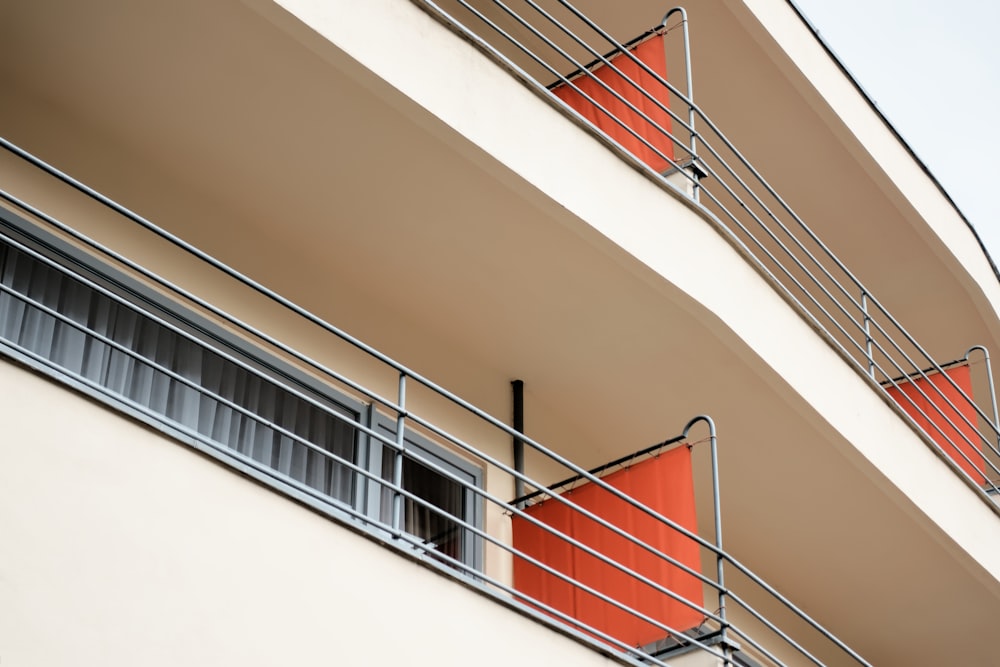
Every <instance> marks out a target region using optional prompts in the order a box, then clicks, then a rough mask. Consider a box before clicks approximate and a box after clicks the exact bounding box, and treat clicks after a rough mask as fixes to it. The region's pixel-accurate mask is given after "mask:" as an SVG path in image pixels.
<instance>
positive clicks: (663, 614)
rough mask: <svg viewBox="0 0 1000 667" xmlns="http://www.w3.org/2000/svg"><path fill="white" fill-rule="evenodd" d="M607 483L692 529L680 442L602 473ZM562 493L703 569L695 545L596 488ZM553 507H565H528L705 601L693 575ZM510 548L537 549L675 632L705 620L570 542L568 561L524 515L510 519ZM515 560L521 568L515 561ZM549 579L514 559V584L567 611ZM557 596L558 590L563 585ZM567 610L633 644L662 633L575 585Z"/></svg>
mask: <svg viewBox="0 0 1000 667" xmlns="http://www.w3.org/2000/svg"><path fill="white" fill-rule="evenodd" d="M604 481H605V482H607V483H608V484H609V485H611V486H613V487H615V488H616V489H618V490H620V491H622V492H623V493H626V494H628V495H630V496H632V497H633V498H634V499H635V500H637V501H638V502H640V503H643V504H644V505H646V506H647V507H649V508H650V509H652V510H654V511H656V512H658V513H660V514H662V515H664V516H666V517H668V518H670V519H672V520H674V521H676V522H677V523H678V524H680V525H682V526H684V527H685V528H687V529H688V530H691V531H692V532H694V531H695V530H696V525H697V524H696V515H695V505H694V482H693V478H692V470H691V453H690V450H689V449H688V448H687V447H679V448H677V449H674V450H671V451H669V452H667V453H665V454H662V455H660V456H658V457H655V458H651V459H647V460H644V461H641V462H639V463H637V464H635V465H632V466H630V467H629V468H628V469H626V470H621V471H619V472H616V473H614V474H612V475H609V476H607V477H605V478H604ZM566 498H568V499H569V500H572V501H573V502H574V503H576V504H577V505H579V506H580V507H582V508H584V509H587V510H589V511H590V512H593V513H594V514H596V515H597V516H600V517H601V518H603V519H605V520H606V521H609V522H611V523H613V524H614V525H616V526H618V527H619V528H621V529H622V530H624V531H626V532H628V533H629V534H631V535H634V536H635V537H637V538H638V539H640V540H642V541H644V542H645V543H647V544H649V545H650V546H652V547H653V548H655V549H657V550H659V551H661V552H663V553H666V554H669V555H671V556H673V557H674V558H676V559H677V560H678V561H680V562H682V563H684V564H686V565H687V566H689V567H691V568H692V569H694V570H696V571H700V560H699V552H698V545H697V544H696V543H695V542H694V541H692V540H690V539H689V538H687V537H684V536H682V535H681V534H680V533H678V532H677V531H675V530H673V529H671V528H669V527H667V526H665V525H664V524H662V523H660V522H659V521H658V520H656V519H654V518H652V517H650V516H649V515H647V514H645V513H644V512H641V511H639V510H637V509H636V508H634V507H632V506H631V505H629V504H628V503H626V502H625V501H623V500H621V499H619V498H617V497H615V496H613V495H612V494H611V493H610V492H608V491H605V490H604V489H602V488H600V487H599V486H597V485H593V484H584V485H583V486H581V487H578V488H576V489H574V490H572V491H570V492H567V494H566ZM553 506H562V503H559V502H558V501H551V500H550V501H547V502H544V503H541V504H539V505H535V506H533V507H531V508H529V509H528V512H529V513H530V514H531V515H532V516H534V517H535V518H538V519H539V520H542V521H544V522H545V523H547V524H548V525H551V526H552V527H554V528H557V529H559V530H561V531H563V532H564V533H567V534H568V535H571V536H572V537H574V538H575V539H577V540H578V541H580V542H581V543H583V544H585V545H587V546H588V547H591V548H592V549H594V550H596V551H598V552H599V553H602V554H604V555H605V556H607V557H608V558H610V559H611V560H614V561H616V562H618V563H621V564H622V565H625V566H626V567H628V568H630V569H632V570H634V571H636V572H638V573H640V574H642V575H643V576H645V577H647V578H649V579H650V580H652V581H655V582H657V583H658V584H660V585H662V586H664V587H666V588H668V589H670V590H672V591H673V592H675V593H677V594H679V595H681V596H682V597H684V598H685V599H688V600H691V601H692V602H694V603H695V604H697V605H698V606H703V593H702V586H701V582H700V581H699V580H698V579H697V578H696V577H694V576H692V575H690V574H687V573H685V572H683V571H682V570H681V569H680V568H678V567H676V566H674V565H670V564H669V563H667V562H666V561H664V560H663V559H662V558H660V557H658V556H656V555H654V554H650V553H649V552H648V551H646V550H645V549H642V548H641V547H639V546H637V545H635V544H633V543H631V542H630V541H629V540H627V539H626V538H624V537H621V536H619V535H616V534H615V533H613V532H612V531H611V530H609V529H608V528H605V527H603V526H601V525H599V524H598V523H597V522H595V521H594V520H592V519H589V518H587V517H585V516H583V515H582V514H580V513H579V512H576V511H569V512H565V513H563V512H556V511H554V510H552V509H549V508H551V507H553ZM543 517H544V518H543ZM555 521H558V522H559V523H556V522H555ZM514 546H515V548H517V549H520V550H524V551H526V552H529V553H532V554H533V555H538V554H540V555H541V557H540V559H544V561H545V562H546V563H548V564H550V565H552V566H553V567H555V568H556V569H558V570H559V571H560V572H563V573H566V574H569V575H570V576H573V577H574V578H575V579H577V580H578V581H580V582H581V583H582V584H585V585H587V586H590V587H591V588H593V589H594V590H596V591H599V592H601V593H602V594H604V595H607V596H608V597H610V598H612V599H614V600H617V601H619V602H621V603H623V604H625V605H627V606H628V607H631V608H634V609H636V610H637V611H639V612H641V613H643V614H646V615H647V616H649V617H650V618H654V619H657V620H659V621H660V622H662V623H664V624H666V625H669V626H671V627H673V628H676V629H678V630H686V629H688V628H691V627H694V626H696V625H698V623H699V622H700V621H701V619H702V614H701V613H700V612H699V611H697V610H695V609H691V608H689V607H687V606H685V605H684V604H682V603H680V602H678V601H676V600H673V599H671V598H670V597H669V596H667V595H665V594H663V593H661V592H659V591H657V590H655V589H653V588H652V587H650V586H649V585H648V584H645V583H642V582H640V581H638V580H637V579H635V578H634V577H632V576H631V575H629V574H627V573H624V572H621V571H620V570H617V569H616V568H614V567H612V566H611V565H608V564H607V563H604V562H602V561H601V560H600V559H598V558H597V557H595V556H592V555H590V554H588V553H586V552H584V551H583V550H581V549H578V548H575V547H568V548H569V553H570V555H571V558H570V560H569V562H567V560H566V549H567V545H565V544H564V543H562V542H561V541H560V540H558V539H556V538H555V537H553V536H552V535H550V534H548V533H546V532H545V531H543V530H541V529H539V528H537V527H534V526H530V524H528V522H527V521H526V520H525V519H519V518H516V517H515V519H514ZM551 555H555V559H553V558H552V557H550V556H551ZM557 560H558V561H559V563H558V564H557V562H556V561H557ZM519 561H520V562H521V565H520V566H518V562H519ZM531 570H533V571H534V572H531ZM546 578H548V579H555V577H553V576H552V575H548V574H545V573H544V572H542V571H541V570H539V569H538V568H536V567H533V566H530V565H528V564H526V563H524V562H523V559H521V558H515V567H514V585H515V587H516V588H517V589H518V590H520V591H524V592H525V593H528V594H530V595H532V596H534V597H537V598H538V599H539V600H541V601H543V602H545V603H547V604H551V605H552V606H557V604H556V602H558V608H560V609H561V610H563V611H567V610H566V609H565V608H564V607H563V606H562V605H564V604H565V602H566V601H565V598H564V597H562V596H561V595H560V597H559V598H558V600H553V599H550V598H548V597H546V596H547V595H549V594H550V591H551V589H552V588H553V587H552V586H551V585H549V584H547V583H545V582H544V580H545V579H546ZM559 593H560V594H561V593H562V590H561V589H560V590H559ZM567 613H570V614H571V615H572V616H573V617H574V618H577V619H578V620H580V621H582V622H584V623H586V624H588V625H590V626H593V627H594V628H597V629H599V630H601V631H603V632H606V633H607V634H609V635H611V636H612V637H615V638H617V639H619V640H621V641H623V642H625V643H627V644H630V645H633V646H641V645H644V644H649V643H651V642H653V641H656V640H658V639H662V638H663V637H664V636H665V635H666V632H664V631H663V630H661V629H659V628H657V627H656V626H654V625H652V624H650V623H647V622H646V621H643V620H641V619H639V618H636V617H635V616H633V615H632V614H630V613H629V612H627V611H624V610H621V609H618V608H617V607H615V606H614V605H612V604H610V603H608V602H605V601H604V600H602V599H600V598H599V597H597V596H595V595H593V594H591V593H587V592H585V591H583V590H580V589H575V590H574V591H573V602H572V607H571V611H567Z"/></svg>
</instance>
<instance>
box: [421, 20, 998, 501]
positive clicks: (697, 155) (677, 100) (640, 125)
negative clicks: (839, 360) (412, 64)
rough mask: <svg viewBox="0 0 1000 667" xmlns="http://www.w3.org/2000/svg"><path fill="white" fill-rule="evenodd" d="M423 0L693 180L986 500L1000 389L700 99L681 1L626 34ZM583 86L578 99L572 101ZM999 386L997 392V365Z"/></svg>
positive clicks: (515, 67) (749, 248)
mask: <svg viewBox="0 0 1000 667" xmlns="http://www.w3.org/2000/svg"><path fill="white" fill-rule="evenodd" d="M413 2H415V3H416V4H417V5H419V6H420V7H422V8H424V9H425V10H426V11H427V12H429V13H430V14H432V15H433V16H435V17H436V18H437V19H438V20H440V21H442V22H443V23H445V24H446V25H448V26H449V27H451V28H452V29H454V30H457V31H459V32H461V33H462V34H463V35H464V36H466V37H467V38H468V39H469V40H470V41H471V42H472V43H473V44H475V45H476V46H477V47H478V48H480V49H481V50H482V51H483V52H484V53H486V54H487V55H488V56H490V57H492V58H494V59H496V60H498V61H500V62H502V63H503V65H504V66H505V68H506V69H507V70H508V71H511V72H513V73H514V75H515V76H516V77H517V78H519V79H520V80H521V81H523V82H524V83H525V84H527V85H529V86H531V87H533V88H535V89H536V90H539V91H550V90H551V91H555V92H556V94H553V95H551V96H550V99H551V101H552V103H553V104H556V105H561V106H562V107H563V109H564V111H566V112H567V113H569V114H570V115H572V116H574V117H576V119H577V120H578V121H580V122H582V123H584V124H586V125H587V126H588V127H589V128H590V130H591V131H592V132H594V133H595V134H596V135H597V136H599V137H600V138H601V139H602V140H603V141H604V142H605V143H607V144H608V145H610V146H612V147H613V148H614V149H616V150H617V151H618V152H619V154H621V155H622V156H624V157H625V158H626V159H629V160H631V161H632V162H633V163H634V164H637V165H640V166H641V167H642V168H644V169H646V170H647V171H648V172H650V173H651V174H655V176H656V177H658V178H661V179H662V180H663V181H664V183H669V184H671V185H672V186H673V187H677V186H678V185H680V187H681V189H682V190H683V191H685V192H686V194H688V196H690V197H692V198H693V199H695V200H697V201H699V202H700V204H701V205H702V206H703V207H704V210H705V211H706V212H707V213H709V214H710V215H711V216H713V217H714V218H715V219H717V220H718V221H719V222H720V223H721V225H722V227H723V228H724V229H725V230H727V231H728V232H729V234H730V235H731V237H732V239H734V240H735V241H736V243H737V244H738V245H739V246H741V247H742V248H744V249H745V250H746V252H748V253H749V254H750V255H752V256H753V257H754V258H755V259H756V261H757V263H758V266H759V267H761V268H762V269H763V270H764V272H765V273H766V274H767V275H768V276H769V277H770V278H771V279H772V280H773V282H774V283H775V284H776V285H777V286H778V288H779V289H780V290H781V291H782V292H783V293H784V294H785V295H787V297H789V298H790V299H791V300H792V301H793V302H794V303H795V304H797V305H798V307H799V308H800V310H801V312H802V313H803V314H804V315H805V316H806V317H807V318H809V319H810V320H811V321H812V322H814V323H815V324H816V325H817V326H818V327H819V328H820V329H821V330H822V331H824V332H825V333H826V334H827V335H828V336H829V338H830V339H831V340H832V341H833V342H834V344H835V345H836V346H837V347H838V348H839V349H840V350H842V351H843V353H844V354H845V355H847V357H848V358H849V359H851V360H852V362H853V363H854V364H855V365H856V366H857V367H858V368H860V369H861V370H863V371H864V373H866V374H867V375H868V376H869V377H870V378H871V379H872V382H873V384H874V385H876V386H877V387H878V388H879V390H880V391H883V390H895V391H891V392H890V394H891V395H892V396H893V398H894V399H895V400H896V401H897V402H898V403H900V405H901V406H902V407H903V408H904V410H905V411H906V412H907V413H908V414H909V415H911V416H912V417H913V418H914V421H915V423H917V425H918V426H920V427H921V428H922V429H923V430H924V431H925V432H926V433H927V434H928V436H929V437H930V439H931V441H932V442H933V443H934V445H935V446H936V447H938V449H939V450H940V451H942V452H943V453H944V454H945V455H946V456H947V457H948V458H949V459H950V460H951V461H952V462H953V468H954V469H955V470H956V472H958V474H960V475H962V476H964V477H965V478H966V479H967V480H968V481H970V482H971V483H972V484H974V485H975V486H976V488H977V489H979V491H980V492H981V493H982V494H983V496H984V497H987V496H988V495H990V494H994V493H997V492H1000V488H998V486H997V485H998V483H1000V448H998V444H997V443H998V437H1000V430H998V427H997V416H996V408H995V405H996V401H995V399H993V401H992V403H993V409H992V411H991V414H987V412H985V411H984V410H983V409H982V407H980V406H979V405H977V404H976V402H975V401H974V400H973V399H972V397H971V396H970V392H969V390H968V388H967V387H965V386H959V384H958V383H956V382H955V381H954V380H953V378H952V377H951V376H950V375H949V374H948V373H946V372H945V370H946V367H947V366H949V364H948V363H941V362H939V361H938V360H935V359H934V358H932V357H931V355H930V354H928V353H927V351H926V350H925V348H924V347H922V346H921V344H920V343H919V342H918V340H917V339H916V337H914V336H913V335H911V334H910V333H909V332H908V331H907V330H906V329H905V328H904V327H903V325H902V324H901V323H900V322H899V321H898V320H897V319H896V318H895V317H894V316H893V315H892V313H890V312H889V311H888V310H887V309H886V308H885V307H884V306H883V305H882V303H881V302H880V301H879V300H878V298H877V297H876V296H875V295H874V294H873V293H872V291H871V290H870V289H868V288H867V287H866V286H865V285H864V284H862V282H861V281H860V280H859V279H858V278H857V277H856V276H855V275H854V274H853V273H852V272H851V270H850V269H849V268H848V267H847V266H846V265H845V264H844V262H842V261H841V260H840V259H839V258H838V257H837V256H836V255H835V254H834V253H833V251H832V250H831V249H830V248H829V247H828V246H827V245H826V244H825V243H824V242H823V241H822V239H820V237H819V236H818V235H817V234H816V233H814V232H813V230H812V229H810V227H809V226H808V225H807V224H806V223H805V221H803V220H802V219H801V218H800V217H799V216H798V214H796V212H795V211H794V210H792V208H791V207H790V206H789V205H788V203H786V201H785V200H784V199H783V198H782V197H781V195H780V194H779V193H778V192H777V191H776V189H775V188H774V187H772V186H771V185H770V184H769V183H768V182H767V181H766V180H765V179H764V177H763V176H762V175H761V173H760V172H759V171H758V170H757V169H756V168H755V167H754V166H753V164H752V163H751V162H750V161H749V160H748V159H747V158H746V157H745V156H744V155H743V154H742V153H741V152H740V151H739V149H738V148H737V147H736V146H735V145H734V144H733V142H732V141H730V140H729V139H728V138H727V137H726V135H725V134H724V133H723V132H722V130H721V129H720V128H719V127H718V126H717V125H716V124H715V123H714V122H713V121H712V119H711V118H709V117H708V116H707V115H706V114H705V113H704V112H703V111H702V110H701V108H699V107H698V105H697V104H696V103H695V101H694V99H693V92H692V91H693V85H692V80H691V62H690V55H689V49H688V19H687V15H686V13H685V12H684V11H683V10H682V9H680V8H675V9H671V10H670V11H668V12H667V13H666V15H665V16H664V18H663V20H662V21H661V22H660V23H659V24H657V25H655V26H653V27H652V28H651V29H650V30H649V31H648V32H646V33H644V34H643V35H639V36H637V37H636V38H635V39H633V40H631V41H628V42H625V43H623V42H621V41H619V40H618V39H616V38H615V37H613V36H612V35H611V34H610V33H609V32H608V31H607V30H605V29H603V28H602V27H601V26H600V25H599V24H598V23H597V22H595V21H594V20H592V19H591V18H589V17H588V16H586V15H585V14H584V13H583V12H581V11H580V10H579V9H578V8H576V7H575V6H574V5H573V4H572V3H571V2H568V1H567V0H544V1H542V0H518V1H517V2H511V1H508V2H504V1H503V0H413ZM515 7H516V8H515ZM655 37H662V38H664V39H665V40H681V42H679V43H678V46H677V49H675V51H677V52H680V53H684V54H685V57H686V59H687V62H686V63H685V64H686V81H685V86H684V90H680V89H679V87H677V86H675V85H674V84H673V83H672V82H670V81H668V80H667V79H666V78H665V77H664V74H663V72H661V71H657V70H656V69H654V67H651V66H650V65H649V64H648V63H647V62H645V61H643V60H642V59H641V58H640V57H638V56H637V55H636V53H637V45H639V44H641V43H643V41H644V40H647V39H650V38H655ZM675 69H680V68H675ZM609 72H610V73H611V74H610V76H609ZM640 79H642V81H643V82H644V83H643V82H640ZM567 91H571V92H567ZM570 97H572V98H573V99H574V102H573V103H572V104H566V103H565V102H563V101H561V100H563V99H568V98H570ZM560 98H561V99H560ZM581 108H583V109H584V113H581V111H580V110H581ZM678 109H680V110H681V111H678ZM602 128H603V129H602ZM615 137H617V139H616V138H615ZM972 350H981V351H982V352H983V353H984V354H985V353H986V350H985V348H983V347H982V346H974V347H973V348H972ZM972 350H970V352H971V351H972ZM967 360H968V355H966V361H967ZM986 365H987V369H988V366H989V364H988V360H987V364H986ZM989 383H990V387H991V389H990V393H991V399H992V398H993V396H992V395H993V390H992V383H993V380H992V374H990V377H989Z"/></svg>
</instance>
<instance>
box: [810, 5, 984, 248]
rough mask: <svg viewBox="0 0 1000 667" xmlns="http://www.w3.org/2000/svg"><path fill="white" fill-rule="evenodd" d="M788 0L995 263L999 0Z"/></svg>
mask: <svg viewBox="0 0 1000 667" xmlns="http://www.w3.org/2000/svg"><path fill="white" fill-rule="evenodd" d="M793 2H794V3H795V4H796V6H798V7H799V9H801V10H802V12H803V13H804V14H805V15H806V17H807V18H808V19H809V21H810V23H812V24H813V26H814V27H815V28H816V29H817V30H818V31H819V33H820V35H821V36H822V37H823V39H824V40H825V41H826V43H827V44H829V45H830V47H831V48H832V49H833V51H834V52H835V53H836V54H837V55H838V56H839V57H840V60H841V62H843V63H844V64H845V65H846V66H847V69H849V70H850V71H851V73H852V74H853V75H854V78H855V79H857V80H858V82H859V83H860V84H861V86H862V87H863V88H864V89H865V90H866V91H867V92H868V95H869V96H870V97H871V98H872V99H874V100H875V102H876V104H878V107H879V109H881V111H882V113H883V114H885V116H886V117H887V118H888V119H889V121H890V122H891V123H892V124H893V126H894V127H895V128H896V130H897V131H898V132H899V133H900V134H901V135H902V137H903V139H904V140H906V142H907V143H908V144H909V145H910V147H911V148H912V149H913V150H914V152H915V153H916V154H917V156H918V157H920V159H921V160H923V162H924V164H926V165H927V167H928V168H929V169H930V171H931V173H933V174H934V176H935V177H936V178H937V179H938V181H939V182H940V183H941V184H942V185H943V186H944V188H945V190H946V191H947V192H948V194H950V195H951V197H952V199H953V200H954V201H955V202H956V204H957V205H958V207H959V209H960V210H961V211H962V212H963V213H964V214H965V217H966V218H968V220H969V221H970V222H971V223H972V225H973V227H975V229H976V231H977V232H979V235H980V237H981V238H982V239H983V241H984V243H985V244H986V247H987V248H988V249H989V252H990V255H991V256H992V257H993V259H994V261H996V262H998V263H1000V166H998V163H997V161H998V160H1000V2H997V0H944V1H943V2H942V1H933V2H932V1H931V0H793Z"/></svg>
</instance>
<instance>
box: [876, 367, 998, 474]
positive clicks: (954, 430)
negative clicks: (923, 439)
mask: <svg viewBox="0 0 1000 667" xmlns="http://www.w3.org/2000/svg"><path fill="white" fill-rule="evenodd" d="M945 373H946V374H947V376H948V377H950V378H951V379H952V380H953V381H954V382H955V384H957V385H958V386H959V387H960V388H961V389H962V391H964V392H965V396H968V397H970V398H971V397H972V374H971V373H970V371H969V366H968V364H963V365H961V366H954V367H952V368H948V369H946V370H945V371H944V373H934V374H933V375H930V376H928V377H927V378H926V379H925V378H916V379H913V380H911V381H909V382H905V383H902V382H901V383H900V386H899V387H887V388H886V391H887V392H888V393H889V395H890V396H892V397H893V398H894V399H895V400H896V402H897V403H899V406H900V407H901V408H903V410H904V411H905V412H906V414H908V415H910V417H912V418H913V420H914V421H915V422H917V425H918V426H919V427H920V428H922V429H923V430H924V431H926V432H927V435H929V436H931V438H932V439H933V440H934V442H936V443H937V444H938V445H940V446H941V449H943V450H944V452H945V453H946V454H948V456H950V457H951V458H952V460H954V461H955V463H957V464H958V465H959V467H960V468H962V470H964V471H965V472H967V473H968V474H969V476H970V477H972V479H973V480H975V481H976V483H977V484H985V483H986V478H985V477H984V475H983V473H984V472H985V471H986V464H985V463H984V461H983V456H982V454H980V453H979V452H977V451H976V450H975V449H974V448H973V447H972V446H971V445H969V444H968V443H967V442H966V441H965V440H964V439H963V438H962V435H965V437H966V438H968V439H969V440H971V441H972V442H973V443H976V446H977V447H978V446H980V445H979V443H980V440H981V438H980V436H979V435H978V434H977V433H976V431H975V430H974V429H973V428H972V427H971V426H968V425H967V424H966V423H965V422H964V421H963V420H962V415H964V416H965V418H966V419H968V420H969V421H970V422H971V423H972V424H978V423H979V422H978V415H977V414H976V408H975V405H973V403H972V402H971V401H970V400H969V399H968V398H966V397H965V396H963V395H962V394H961V392H959V391H958V390H956V389H955V388H954V387H952V386H951V383H949V382H948V379H947V378H946V377H945ZM918 387H919V388H920V389H922V390H923V392H924V393H925V394H927V397H928V398H929V399H930V401H928V400H927V398H924V397H923V396H921V395H920V392H919V391H918ZM935 387H936V388H937V390H940V392H941V393H942V394H944V396H946V397H947V399H948V400H949V401H951V403H952V404H953V405H954V406H955V408H953V407H951V406H950V405H948V404H947V403H946V402H945V399H944V398H942V397H941V395H940V394H938V391H937V390H935ZM907 398H909V399H911V400H912V402H913V404H911V402H910V400H907ZM914 404H915V405H914ZM934 405H937V406H938V407H939V408H940V409H941V412H943V413H944V415H943V416H942V415H941V414H938V411H937V410H936V409H935V408H934V407H933V406H934ZM918 407H919V408H920V409H921V410H923V412H924V414H926V415H927V417H928V418H929V419H928V418H924V417H923V416H922V415H921V414H920V413H919V412H918V411H917V408H918ZM956 408H957V410H956ZM949 420H950V421H951V422H952V423H951V424H949V423H948V421H949ZM932 424H933V425H937V427H938V428H940V429H941V431H942V432H943V435H942V433H938V431H937V429H935V428H934V426H933V425H932ZM952 424H954V425H952ZM953 443H954V444H953ZM956 447H957V448H958V449H959V450H961V451H962V452H963V453H964V454H965V455H966V456H967V457H968V458H969V460H968V461H966V460H965V458H963V457H962V455H961V454H959V453H958V451H956ZM970 461H971V464H970ZM973 464H974V465H973ZM976 468H978V469H979V470H978V471H977V470H976Z"/></svg>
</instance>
